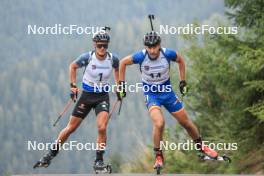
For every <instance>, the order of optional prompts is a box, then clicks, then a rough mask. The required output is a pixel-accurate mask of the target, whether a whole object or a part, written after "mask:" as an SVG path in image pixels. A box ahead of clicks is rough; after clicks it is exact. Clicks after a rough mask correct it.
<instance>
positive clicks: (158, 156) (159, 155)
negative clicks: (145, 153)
mask: <svg viewBox="0 0 264 176" xmlns="http://www.w3.org/2000/svg"><path fill="white" fill-rule="evenodd" d="M154 152H155V157H156V158H155V164H154V166H153V168H154V169H155V170H156V173H157V175H159V174H160V173H161V169H162V167H163V163H164V158H163V154H162V151H161V150H159V149H154Z"/></svg>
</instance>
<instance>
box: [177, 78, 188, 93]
mask: <svg viewBox="0 0 264 176" xmlns="http://www.w3.org/2000/svg"><path fill="white" fill-rule="evenodd" d="M179 88H180V92H181V94H182V95H183V96H184V95H186V94H187V92H188V87H187V83H186V81H185V80H182V81H180V84H179Z"/></svg>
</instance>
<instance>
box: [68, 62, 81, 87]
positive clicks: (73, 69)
mask: <svg viewBox="0 0 264 176" xmlns="http://www.w3.org/2000/svg"><path fill="white" fill-rule="evenodd" d="M78 67H79V66H78V65H77V64H76V63H75V62H72V63H71V64H70V66H69V73H70V83H74V84H76V77H77V76H76V75H77V69H78Z"/></svg>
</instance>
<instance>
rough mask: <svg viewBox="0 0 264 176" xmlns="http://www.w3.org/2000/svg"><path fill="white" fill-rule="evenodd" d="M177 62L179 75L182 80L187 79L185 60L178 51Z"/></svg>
mask: <svg viewBox="0 0 264 176" xmlns="http://www.w3.org/2000/svg"><path fill="white" fill-rule="evenodd" d="M176 62H177V63H178V66H179V75H180V80H181V81H182V80H185V61H184V59H183V57H182V56H181V55H180V54H178V53H177V58H176Z"/></svg>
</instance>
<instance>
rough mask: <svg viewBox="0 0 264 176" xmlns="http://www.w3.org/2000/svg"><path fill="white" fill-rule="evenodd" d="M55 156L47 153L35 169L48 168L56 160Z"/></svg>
mask: <svg viewBox="0 0 264 176" xmlns="http://www.w3.org/2000/svg"><path fill="white" fill-rule="evenodd" d="M54 157H55V156H52V155H51V153H50V152H49V153H47V154H46V155H45V156H43V157H42V158H41V159H40V160H39V161H38V162H37V163H36V164H35V165H34V166H33V168H34V169H35V168H38V167H45V168H47V167H48V166H49V165H50V163H51V160H52V159H53V158H54Z"/></svg>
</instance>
